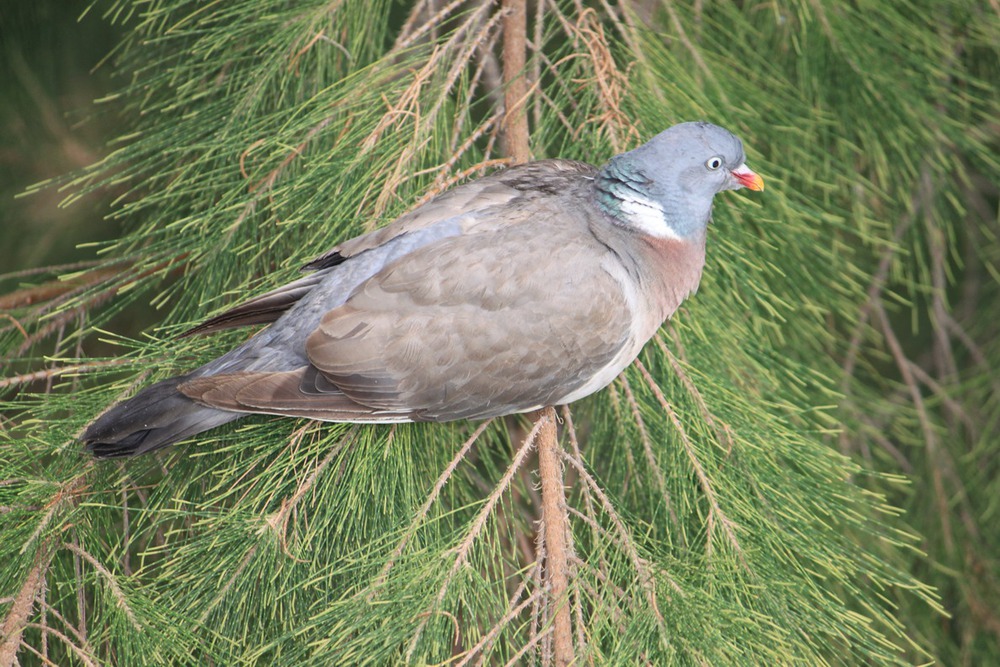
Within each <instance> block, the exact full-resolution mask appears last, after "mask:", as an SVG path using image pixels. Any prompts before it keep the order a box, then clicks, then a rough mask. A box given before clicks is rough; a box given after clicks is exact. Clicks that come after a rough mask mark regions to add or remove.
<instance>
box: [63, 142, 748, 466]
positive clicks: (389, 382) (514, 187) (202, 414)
mask: <svg viewBox="0 0 1000 667" xmlns="http://www.w3.org/2000/svg"><path fill="white" fill-rule="evenodd" d="M744 187H745V188H749V189H751V190H762V189H763V187H764V184H763V180H762V179H761V178H760V176H758V175H757V174H755V173H754V172H753V171H751V170H750V169H749V168H748V167H747V166H746V164H745V161H744V154H743V145H742V143H741V142H740V140H739V139H738V138H737V137H736V136H734V135H733V134H731V133H730V132H728V131H726V130H724V129H723V128H721V127H718V126H716V125H711V124H709V123H705V122H693V123H682V124H680V125H675V126H673V127H671V128H670V129H668V130H666V131H664V132H662V133H660V134H658V135H656V136H655V137H653V138H652V139H651V140H650V141H649V142H648V143H646V144H644V145H642V146H640V147H638V148H636V149H635V150H632V151H629V152H627V153H623V154H621V155H617V156H615V157H613V158H611V160H610V161H609V162H608V163H607V164H605V165H604V166H602V167H600V168H598V167H594V166H591V165H589V164H586V163H583V162H574V161H569V160H541V161H538V162H532V163H528V164H523V165H519V166H515V167H511V168H509V169H506V170H504V171H501V172H499V173H496V174H492V175H490V176H487V177H485V178H480V179H477V180H474V181H471V182H469V183H465V184H464V185H460V186H458V187H456V188H454V189H452V190H450V191H447V192H445V193H443V194H440V195H438V196H437V197H434V198H433V199H431V200H429V201H428V202H427V203H425V204H423V205H422V206H420V207H418V208H416V209H415V210H413V211H411V212H410V213H407V214H406V215H403V216H402V217H400V218H399V219H397V220H396V221H395V222H393V223H391V224H389V225H387V226H385V227H383V228H381V229H378V230H376V231H373V232H371V233H369V234H364V235H362V236H359V237H357V238H353V239H351V240H349V241H345V242H344V243H341V244H340V245H338V246H336V247H334V248H333V249H331V250H330V251H329V252H327V253H326V254H324V255H322V256H321V257H319V258H318V259H316V260H315V261H313V262H311V263H310V264H309V265H307V266H306V269H308V270H311V271H312V273H310V274H308V275H307V276H305V277H303V278H300V279H299V280H296V281H294V282H291V283H289V284H287V285H284V286H282V287H279V288H277V289H275V290H273V291H271V292H268V293H266V294H263V295H261V296H258V297H256V298H253V299H251V300H249V301H247V302H245V303H243V304H241V305H238V306H236V307H235V308H233V309H231V310H229V311H227V312H224V313H222V314H221V315H218V316H216V317H213V318H212V319H210V320H208V321H206V322H205V323H203V324H201V325H200V326H198V327H195V328H194V329H192V330H191V331H189V332H187V333H188V334H194V333H206V332H211V331H216V330H220V329H226V328H230V327H237V326H243V325H250V324H262V323H269V324H270V326H268V327H267V328H265V329H264V330H262V331H261V332H259V333H258V334H257V335H256V336H254V337H252V338H250V339H249V340H247V341H246V342H245V343H243V344H242V345H240V346H239V347H237V348H235V349H234V350H232V351H230V352H228V353H226V354H224V355H222V356H221V357H219V358H217V359H215V360H213V361H210V362H209V363H207V364H205V365H204V366H202V367H201V368H198V369H196V370H194V371H192V372H190V373H188V374H186V375H183V376H180V377H176V378H172V379H169V380H165V381H163V382H159V383H157V384H154V385H152V386H150V387H148V388H146V389H144V390H142V391H141V392H139V393H138V394H137V395H136V396H135V397H133V398H131V399H129V400H127V401H125V402H123V403H120V404H118V405H116V406H114V407H113V408H111V409H110V410H108V411H107V412H106V413H105V414H103V415H102V416H101V417H99V418H98V419H97V420H96V421H94V422H93V423H92V424H90V426H89V427H88V428H87V429H86V431H85V432H84V433H83V435H82V436H81V439H82V440H83V441H84V443H85V444H86V447H87V449H89V450H90V451H91V452H93V454H94V455H95V456H97V457H102V458H103V457H117V456H130V455H134V454H141V453H144V452H148V451H151V450H154V449H158V448H160V447H164V446H166V445H169V444H172V443H174V442H177V441H179V440H183V439H185V438H188V437H191V436H193V435H195V434H196V433H200V432H202V431H205V430H207V429H211V428H214V427H216V426H219V425H221V424H225V423H227V422H230V421H233V420H235V419H239V418H240V417H243V416H246V415H248V414H272V415H286V416H290V417H306V418H310V419H318V420H324V421H332V422H356V423H368V422H372V423H392V422H420V421H431V422H440V421H449V420H454V419H485V418H489V417H496V416H499V415H507V414H514V413H520V412H528V411H531V410H536V409H538V408H541V407H544V406H548V405H559V404H563V403H570V402H572V401H575V400H577V399H580V398H583V397H584V396H587V395H589V394H592V393H594V392H596V391H598V390H599V389H601V388H603V387H605V386H607V385H608V384H609V383H611V381H612V380H613V379H614V378H615V377H616V376H617V375H618V374H619V373H621V372H622V370H624V369H625V367H626V366H628V365H629V364H630V363H631V362H632V361H633V360H634V359H635V358H636V356H637V355H638V354H639V351H640V350H641V349H642V347H643V345H644V344H645V343H646V342H647V341H648V340H649V339H650V338H651V337H652V336H653V335H654V334H655V333H656V331H657V329H659V327H660V326H661V325H662V324H663V322H664V321H665V320H666V319H667V318H669V317H670V316H671V314H673V312H674V311H675V310H676V309H677V307H678V306H679V305H680V303H681V301H683V300H684V299H685V298H686V297H687V296H688V295H690V294H691V293H693V292H694V291H695V289H696V288H697V287H698V281H699V279H700V278H701V271H702V267H703V265H704V262H705V234H706V230H707V227H708V223H709V220H710V218H711V211H712V200H713V198H714V196H715V194H716V193H718V192H721V191H722V190H737V189H740V188H744Z"/></svg>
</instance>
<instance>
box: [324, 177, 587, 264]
mask: <svg viewBox="0 0 1000 667" xmlns="http://www.w3.org/2000/svg"><path fill="white" fill-rule="evenodd" d="M596 172H597V168H596V167H594V166H593V165H590V164H588V163H586V162H579V161H575V160H562V159H550V160H538V161H536V162H529V163H526V164H521V165H515V166H513V167H508V168H506V169H503V170H501V171H498V172H496V173H493V174H490V175H489V176H484V177H482V178H477V179H475V180H472V181H469V182H467V183H464V184H462V185H459V186H457V187H454V188H452V189H450V190H447V191H445V192H442V193H440V194H438V195H436V196H434V197H432V198H430V199H429V200H427V201H426V202H424V203H423V204H421V205H419V206H417V207H416V208H414V209H413V210H411V211H409V212H407V213H404V214H403V215H401V216H400V217H398V218H396V219H395V220H394V221H393V222H391V223H389V224H388V225H385V226H384V227H380V228H379V229H376V230H374V231H372V232H369V233H367V234H362V235H361V236H357V237H354V238H352V239H349V240H347V241H344V242H342V243H340V244H338V245H336V246H334V247H333V248H331V249H330V250H328V251H326V252H325V253H323V254H322V255H320V256H319V257H317V258H316V259H314V260H313V261H311V262H310V263H309V264H307V265H306V266H305V267H304V268H305V269H307V270H317V269H323V268H327V267H330V266H334V265H336V264H339V263H341V262H343V261H345V260H346V259H348V258H350V257H354V256H356V255H359V254H361V253H363V252H365V251H367V250H371V249H373V248H378V247H380V246H383V245H385V244H387V243H389V242H390V241H393V240H394V239H397V238H399V237H401V236H403V235H407V234H410V235H413V234H414V233H415V232H420V236H421V243H420V245H423V244H424V243H427V242H433V241H435V240H437V238H438V237H440V238H445V237H448V236H454V235H459V234H469V233H476V232H482V231H492V230H494V229H495V228H496V227H497V226H500V225H512V224H517V223H518V222H520V221H524V220H527V219H530V218H531V216H532V214H533V212H534V210H535V209H536V208H537V207H539V205H542V206H545V203H546V202H549V205H550V206H557V204H556V203H555V201H554V200H562V201H569V200H572V199H573V198H575V197H580V196H581V195H583V194H585V192H586V191H587V190H589V188H590V187H591V181H592V179H593V175H594V174H595V173H596ZM435 229H436V231H437V233H435Z"/></svg>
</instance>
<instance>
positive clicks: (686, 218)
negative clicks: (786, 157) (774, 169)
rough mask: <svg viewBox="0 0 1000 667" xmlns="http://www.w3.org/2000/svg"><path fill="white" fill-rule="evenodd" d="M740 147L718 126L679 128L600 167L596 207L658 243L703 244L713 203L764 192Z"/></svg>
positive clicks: (706, 125) (741, 145) (597, 176)
mask: <svg viewBox="0 0 1000 667" xmlns="http://www.w3.org/2000/svg"><path fill="white" fill-rule="evenodd" d="M744 161H745V156H744V154H743V142H741V141H740V140H739V138H737V137H736V135H734V134H733V133H731V132H729V131H728V130H725V129H723V128H721V127H719V126H718V125H712V124H711V123H705V122H692V123H681V124H679V125H674V126H673V127H671V128H669V129H667V130H665V131H663V132H661V133H660V134H658V135H656V136H655V137H653V138H652V139H650V140H649V141H648V142H646V143H645V144H643V145H642V146H639V147H638V148H636V149H635V150H631V151H629V152H627V153H622V154H621V155H616V156H615V157H613V158H611V160H610V161H609V162H608V163H607V164H606V165H604V166H603V167H602V168H601V169H600V171H599V172H598V174H597V175H596V176H595V178H594V184H595V188H596V190H597V200H598V204H599V206H600V207H601V208H602V209H603V210H604V212H605V213H606V214H608V215H609V216H610V217H611V218H612V220H613V221H614V222H615V223H616V224H619V225H621V226H623V227H625V228H630V229H634V230H635V231H637V232H639V233H641V234H644V235H647V236H652V237H657V238H673V239H683V240H694V239H698V238H703V237H704V235H705V229H706V227H707V226H708V222H709V220H710V219H711V216H712V198H713V197H714V196H715V195H716V193H718V192H721V191H723V190H737V189H739V188H744V187H745V188H750V189H751V190H763V189H764V181H763V180H762V179H761V177H760V176H758V175H757V174H755V173H754V172H753V171H751V170H750V169H749V168H748V167H747V166H746V164H745V163H744Z"/></svg>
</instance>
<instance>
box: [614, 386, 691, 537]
mask: <svg viewBox="0 0 1000 667" xmlns="http://www.w3.org/2000/svg"><path fill="white" fill-rule="evenodd" d="M618 379H619V380H620V381H621V385H622V389H623V390H624V391H625V400H626V402H628V404H629V409H630V410H631V411H632V419H634V420H635V425H636V426H637V427H638V428H639V439H640V440H641V441H642V450H643V452H644V453H645V455H646V463H648V464H649V467H650V469H651V470H652V471H653V478H654V479H655V480H656V485H657V486H658V487H659V488H660V495H662V496H663V502H664V503H665V504H666V506H667V513H668V514H669V515H670V520H671V522H673V524H674V527H676V528H677V529H678V530H680V520H679V519H678V517H677V512H675V511H674V504H673V502H671V500H670V489H669V488H668V487H667V478H666V476H665V475H664V474H663V468H661V467H660V463H659V461H657V460H656V455H655V454H653V443H652V441H651V440H650V437H649V431H648V430H647V429H646V422H645V421H644V420H643V418H642V413H641V412H640V411H639V402H638V401H636V400H635V394H634V393H632V385H630V384H629V382H628V378H626V377H625V375H624V374H622V375H619V376H618ZM679 537H682V538H683V533H680V535H679Z"/></svg>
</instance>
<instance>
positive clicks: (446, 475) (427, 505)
mask: <svg viewBox="0 0 1000 667" xmlns="http://www.w3.org/2000/svg"><path fill="white" fill-rule="evenodd" d="M492 423H493V420H492V419H489V420H487V421H484V422H483V423H482V424H480V425H479V427H478V428H477V429H476V430H475V431H474V432H473V433H472V435H471V436H469V439H468V440H466V441H465V444H463V445H462V446H461V447H460V448H459V450H458V453H457V454H455V457H454V458H453V459H452V460H451V462H450V463H449V464H448V465H447V466H445V469H444V471H443V472H442V473H441V476H440V477H438V480H437V483H436V484H434V488H433V489H432V490H431V493H430V495H429V496H427V500H425V501H424V504H423V505H422V506H421V507H420V510H419V511H417V515H416V516H415V517H414V518H413V521H412V522H410V527H409V528H407V529H406V533H405V534H404V535H403V539H401V540H400V541H399V544H397V545H396V548H395V549H393V551H392V555H391V556H389V560H388V561H386V563H385V565H384V566H383V567H382V571H381V572H379V573H378V577H376V578H375V583H374V584H373V586H372V595H374V594H375V591H377V590H378V589H379V587H381V585H382V584H383V583H385V579H386V577H387V576H389V571H390V570H391V569H392V567H393V565H395V563H396V560H397V559H398V558H399V557H400V556H401V555H402V554H403V549H405V548H406V545H407V544H409V542H410V540H411V539H413V536H414V535H416V533H417V529H418V528H419V527H420V524H421V523H422V522H423V520H424V519H426V518H427V514H428V513H429V512H430V510H431V506H432V505H434V501H436V500H437V498H438V496H439V495H440V494H441V491H442V490H444V486H445V484H447V483H448V480H449V479H451V476H452V474H454V472H455V468H457V467H458V464H459V463H461V462H462V461H464V460H465V457H466V455H467V454H468V453H469V450H470V449H471V448H472V445H473V444H475V442H476V441H477V440H478V439H479V436H481V435H482V434H483V431H485V430H486V428H487V427H488V426H489V425H490V424H492ZM369 599H370V598H369Z"/></svg>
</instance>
